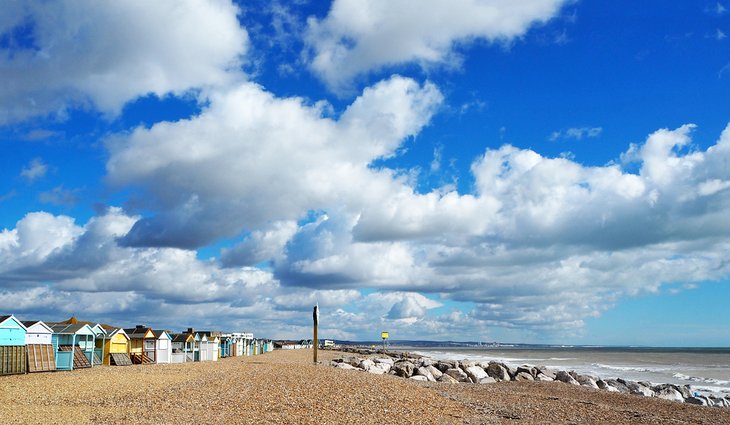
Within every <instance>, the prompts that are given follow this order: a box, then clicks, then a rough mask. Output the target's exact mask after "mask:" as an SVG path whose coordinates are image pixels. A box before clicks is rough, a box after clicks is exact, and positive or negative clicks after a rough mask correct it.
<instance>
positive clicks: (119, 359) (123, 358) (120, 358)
mask: <svg viewBox="0 0 730 425" xmlns="http://www.w3.org/2000/svg"><path fill="white" fill-rule="evenodd" d="M109 356H110V357H111V359H110V360H109V363H110V364H111V365H113V366H132V359H131V358H130V357H129V354H127V353H111V354H110V355H109Z"/></svg>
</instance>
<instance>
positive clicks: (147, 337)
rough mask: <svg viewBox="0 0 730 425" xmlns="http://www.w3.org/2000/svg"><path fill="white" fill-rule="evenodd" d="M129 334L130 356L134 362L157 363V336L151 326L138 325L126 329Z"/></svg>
mask: <svg viewBox="0 0 730 425" xmlns="http://www.w3.org/2000/svg"><path fill="white" fill-rule="evenodd" d="M124 332H126V334H127V336H129V356H130V357H131V358H132V363H134V364H153V363H155V342H156V340H157V337H156V336H155V333H154V332H153V331H152V329H151V328H148V327H146V326H144V325H137V326H136V327H134V328H129V329H126V328H125V329H124Z"/></svg>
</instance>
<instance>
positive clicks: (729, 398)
mask: <svg viewBox="0 0 730 425" xmlns="http://www.w3.org/2000/svg"><path fill="white" fill-rule="evenodd" d="M339 350H340V351H342V352H345V353H352V354H358V355H360V356H364V357H358V356H354V357H353V356H349V357H348V356H343V357H341V358H338V359H335V360H333V361H332V362H331V365H332V366H334V367H337V368H341V369H357V370H362V371H365V372H369V373H373V374H378V375H379V374H389V375H395V376H399V377H401V378H407V379H414V380H420V381H427V382H449V383H471V384H494V383H497V382H503V381H506V382H515V381H545V382H553V381H554V382H561V383H564V384H569V385H575V386H582V387H587V388H592V389H596V390H603V391H607V392H618V393H622V394H630V395H639V396H644V397H654V398H661V399H664V400H670V401H674V402H680V403H689V404H695V405H700V406H708V407H722V408H728V407H730V394H719V393H712V392H701V391H696V390H695V389H693V388H692V387H691V385H690V384H685V385H677V384H675V383H653V382H647V381H632V380H629V379H624V378H622V377H616V378H603V377H600V376H596V375H591V374H580V373H577V372H575V371H574V370H562V369H556V368H554V367H546V366H542V365H533V364H522V365H519V366H514V365H510V364H507V363H506V362H504V361H499V360H490V361H478V360H474V359H469V358H466V359H462V360H455V359H453V358H450V359H443V358H442V359H439V358H433V357H431V356H429V355H426V354H423V353H418V352H416V353H411V352H407V351H393V350H390V351H386V350H382V349H372V348H364V347H340V348H339ZM452 357H454V356H452Z"/></svg>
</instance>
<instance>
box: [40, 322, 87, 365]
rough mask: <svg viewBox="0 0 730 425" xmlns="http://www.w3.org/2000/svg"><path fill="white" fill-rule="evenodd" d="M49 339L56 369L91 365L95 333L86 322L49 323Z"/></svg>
mask: <svg viewBox="0 0 730 425" xmlns="http://www.w3.org/2000/svg"><path fill="white" fill-rule="evenodd" d="M51 329H52V330H53V335H52V337H51V341H52V343H53V348H54V349H55V351H56V370H73V369H79V368H86V367H92V362H93V359H94V348H95V344H96V334H95V333H94V330H93V329H92V328H91V326H89V325H87V324H81V323H75V324H55V325H51Z"/></svg>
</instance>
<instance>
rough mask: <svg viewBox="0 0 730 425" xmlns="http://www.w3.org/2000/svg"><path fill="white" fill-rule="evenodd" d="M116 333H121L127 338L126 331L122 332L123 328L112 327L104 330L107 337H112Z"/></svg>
mask: <svg viewBox="0 0 730 425" xmlns="http://www.w3.org/2000/svg"><path fill="white" fill-rule="evenodd" d="M116 334H122V335H124V337H125V338H127V339H129V335H127V333H126V332H124V329H122V328H114V329H107V330H106V336H108V337H109V338H111V337H113V336H114V335H116Z"/></svg>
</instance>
